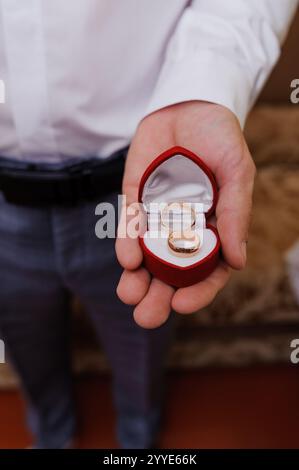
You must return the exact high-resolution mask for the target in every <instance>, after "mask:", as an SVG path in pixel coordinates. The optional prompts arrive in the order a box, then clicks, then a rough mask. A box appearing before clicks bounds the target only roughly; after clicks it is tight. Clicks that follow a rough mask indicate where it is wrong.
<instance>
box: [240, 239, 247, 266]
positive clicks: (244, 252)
mask: <svg viewBox="0 0 299 470" xmlns="http://www.w3.org/2000/svg"><path fill="white" fill-rule="evenodd" d="M241 253H242V257H243V262H244V264H245V263H246V259H247V242H246V241H243V242H242V244H241Z"/></svg>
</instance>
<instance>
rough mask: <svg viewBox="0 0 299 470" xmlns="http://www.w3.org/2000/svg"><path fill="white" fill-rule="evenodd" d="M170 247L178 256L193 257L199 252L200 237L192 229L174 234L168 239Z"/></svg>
mask: <svg viewBox="0 0 299 470" xmlns="http://www.w3.org/2000/svg"><path fill="white" fill-rule="evenodd" d="M168 246H169V248H170V249H171V251H173V252H174V253H175V254H176V255H177V256H188V255H193V254H194V253H196V252H197V251H198V250H199V247H200V238H199V235H198V234H197V233H196V232H195V231H194V230H191V229H187V230H183V231H178V232H172V233H171V234H170V235H169V237H168Z"/></svg>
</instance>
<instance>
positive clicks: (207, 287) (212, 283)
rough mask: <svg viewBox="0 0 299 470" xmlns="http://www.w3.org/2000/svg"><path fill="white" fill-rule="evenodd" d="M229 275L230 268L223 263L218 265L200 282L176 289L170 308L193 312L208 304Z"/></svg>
mask: <svg viewBox="0 0 299 470" xmlns="http://www.w3.org/2000/svg"><path fill="white" fill-rule="evenodd" d="M229 277H230V268H229V267H228V266H227V264H225V263H221V264H219V266H218V267H217V268H216V269H215V271H213V272H212V274H211V275H210V276H209V277H208V278H207V279H205V280H204V281H202V282H199V283H197V284H194V285H193V286H189V287H183V288H181V289H178V290H177V291H176V293H175V294H174V296H173V298H172V303H171V305H172V308H173V309H174V310H175V311H176V312H178V313H183V314H186V313H194V312H196V311H197V310H200V309H202V308H203V307H206V306H207V305H208V304H210V303H211V302H212V301H213V300H214V298H215V296H216V295H217V293H218V292H219V291H220V290H221V289H222V288H223V287H224V285H225V284H226V283H227V281H228V280H229Z"/></svg>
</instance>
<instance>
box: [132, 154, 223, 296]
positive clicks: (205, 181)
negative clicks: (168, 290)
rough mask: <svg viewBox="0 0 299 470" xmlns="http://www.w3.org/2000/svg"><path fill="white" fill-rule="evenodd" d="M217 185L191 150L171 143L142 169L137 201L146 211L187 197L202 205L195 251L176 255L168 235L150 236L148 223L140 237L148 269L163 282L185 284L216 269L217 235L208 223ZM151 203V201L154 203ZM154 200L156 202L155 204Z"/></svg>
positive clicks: (187, 199) (197, 280)
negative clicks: (183, 255)
mask: <svg viewBox="0 0 299 470" xmlns="http://www.w3.org/2000/svg"><path fill="white" fill-rule="evenodd" d="M217 194H218V192H217V186H216V182H215V179H214V176H213V174H212V172H211V170H210V169H209V168H208V167H207V165H206V164H205V163H204V162H203V161H202V160H201V159H200V158H199V157H198V156H197V155H195V154H194V153H193V152H190V151H189V150H187V149H185V148H183V147H173V148H171V149H169V150H167V151H166V152H163V153H162V154H161V155H159V156H158V157H157V158H156V159H155V160H153V161H152V163H151V164H150V165H149V167H148V168H147V169H146V170H145V172H144V174H143V176H142V178H141V181H140V187H139V202H140V203H142V204H143V208H144V210H145V212H146V215H147V221H149V219H150V217H155V216H157V217H159V216H158V215H157V214H151V212H150V211H151V209H150V206H158V205H159V204H160V203H170V202H173V201H187V202H188V203H191V204H192V205H193V204H195V203H199V204H197V205H198V206H200V207H201V210H200V212H198V211H196V219H198V221H197V220H196V222H195V229H197V228H196V227H197V225H198V226H200V230H201V232H200V233H201V236H200V240H201V246H200V249H199V251H198V252H197V253H195V254H194V255H192V256H188V257H178V256H177V255H176V253H173V252H171V250H169V247H168V239H167V237H163V236H161V237H160V236H158V237H157V236H152V235H151V229H150V224H149V223H147V231H146V232H145V233H144V234H143V236H142V237H140V238H139V242H140V245H141V248H142V250H143V254H144V264H145V266H146V268H147V269H148V271H149V272H150V273H151V274H152V275H153V276H154V277H156V278H158V279H160V280H162V281H164V282H165V283H166V284H169V285H172V286H175V287H186V286H190V285H192V284H195V283H197V282H199V281H202V280H203V279H205V278H206V277H207V276H209V274H210V273H211V272H212V271H213V270H214V269H215V267H216V266H217V264H218V260H219V252H220V239H219V235H218V232H217V230H216V228H215V227H214V226H212V225H211V224H209V223H208V218H209V217H210V216H211V215H212V214H213V212H214V210H215V206H216V203H217ZM153 203H154V204H153ZM155 203H157V204H155Z"/></svg>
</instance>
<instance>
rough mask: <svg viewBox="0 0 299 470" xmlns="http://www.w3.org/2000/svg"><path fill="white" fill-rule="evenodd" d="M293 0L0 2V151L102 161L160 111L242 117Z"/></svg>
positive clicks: (259, 84) (277, 43)
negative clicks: (206, 106) (225, 112)
mask: <svg viewBox="0 0 299 470" xmlns="http://www.w3.org/2000/svg"><path fill="white" fill-rule="evenodd" d="M296 5H297V0H193V1H190V0H189V1H187V0H0V79H2V80H3V81H4V83H5V92H6V101H5V104H0V155H2V156H6V157H11V158H16V159H27V160H32V161H35V160H37V159H38V160H40V159H43V160H45V161H53V162H59V161H61V160H62V159H68V158H70V157H82V158H85V157H90V156H99V157H103V158H105V157H107V156H109V155H110V154H111V153H113V152H114V151H116V150H118V149H120V148H121V147H124V146H126V145H128V144H129V142H130V139H131V138H132V136H133V135H134V132H135V130H136V126H137V125H138V123H139V121H140V120H141V119H142V118H143V117H144V116H146V115H147V114H148V113H151V112H153V111H156V110H158V109H160V108H162V107H164V106H167V105H170V104H174V103H178V102H183V101H188V100H206V101H211V102H214V103H219V104H222V105H224V106H227V107H228V108H229V109H231V110H232V111H233V112H234V113H235V114H236V115H237V117H238V118H239V120H240V122H241V124H242V125H243V124H244V121H245V118H246V114H247V112H248V110H249V109H250V107H251V105H252V104H253V102H254V100H255V98H256V96H257V94H258V93H259V91H260V89H261V87H262V85H263V83H264V82H265V80H266V78H267V76H268V75H269V73H270V71H271V69H272V67H273V65H274V64H275V62H276V60H277V58H278V56H279V52H280V43H281V42H282V40H283V38H284V36H285V34H286V32H287V30H288V26H289V22H290V20H291V18H292V15H293V13H294V11H295V8H296Z"/></svg>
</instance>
